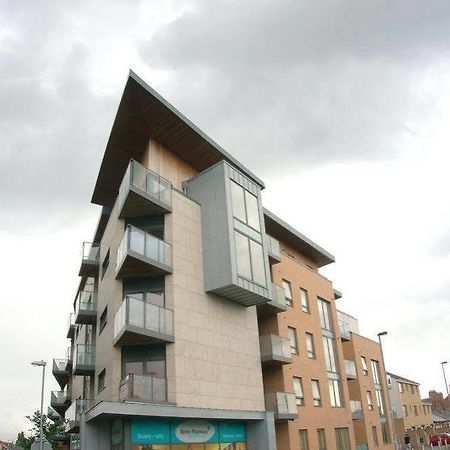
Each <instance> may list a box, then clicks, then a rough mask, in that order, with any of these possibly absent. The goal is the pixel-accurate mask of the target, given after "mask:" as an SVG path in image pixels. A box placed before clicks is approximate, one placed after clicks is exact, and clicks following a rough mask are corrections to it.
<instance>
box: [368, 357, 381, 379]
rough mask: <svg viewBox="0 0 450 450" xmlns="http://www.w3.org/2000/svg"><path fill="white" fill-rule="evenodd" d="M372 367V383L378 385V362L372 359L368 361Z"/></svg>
mask: <svg viewBox="0 0 450 450" xmlns="http://www.w3.org/2000/svg"><path fill="white" fill-rule="evenodd" d="M370 363H371V365H372V376H373V382H374V383H375V384H380V371H379V366H378V361H374V360H373V359H372V360H371V361H370Z"/></svg>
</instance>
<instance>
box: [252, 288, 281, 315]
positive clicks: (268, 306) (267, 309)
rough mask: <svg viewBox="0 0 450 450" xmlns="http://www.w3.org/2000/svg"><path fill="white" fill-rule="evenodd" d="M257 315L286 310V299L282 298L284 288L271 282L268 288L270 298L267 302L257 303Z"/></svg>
mask: <svg viewBox="0 0 450 450" xmlns="http://www.w3.org/2000/svg"><path fill="white" fill-rule="evenodd" d="M256 308H257V310H258V316H260V317H264V316H269V315H272V314H278V313H279V312H284V311H286V310H287V306H286V301H285V299H284V290H283V288H282V287H280V286H277V285H276V284H273V283H272V286H271V290H270V300H269V301H268V302H267V303H264V304H262V305H258V306H257V307H256Z"/></svg>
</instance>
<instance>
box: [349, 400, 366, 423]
mask: <svg viewBox="0 0 450 450" xmlns="http://www.w3.org/2000/svg"><path fill="white" fill-rule="evenodd" d="M350 410H351V411H352V419H353V420H358V419H362V418H363V413H362V409H361V402H360V401H359V400H350Z"/></svg>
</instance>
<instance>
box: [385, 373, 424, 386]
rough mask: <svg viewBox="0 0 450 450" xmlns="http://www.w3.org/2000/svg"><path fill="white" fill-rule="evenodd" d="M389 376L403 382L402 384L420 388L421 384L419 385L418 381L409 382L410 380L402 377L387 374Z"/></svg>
mask: <svg viewBox="0 0 450 450" xmlns="http://www.w3.org/2000/svg"><path fill="white" fill-rule="evenodd" d="M387 374H388V375H390V376H391V377H392V378H395V379H396V380H397V381H401V382H402V383H409V384H415V385H417V386H420V383H418V382H417V381H412V380H408V378H404V377H401V376H400V375H395V374H394V373H392V372H387Z"/></svg>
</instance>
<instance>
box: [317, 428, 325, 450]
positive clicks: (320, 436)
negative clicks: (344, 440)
mask: <svg viewBox="0 0 450 450" xmlns="http://www.w3.org/2000/svg"><path fill="white" fill-rule="evenodd" d="M317 443H318V445H319V450H327V435H326V432H325V428H317Z"/></svg>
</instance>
